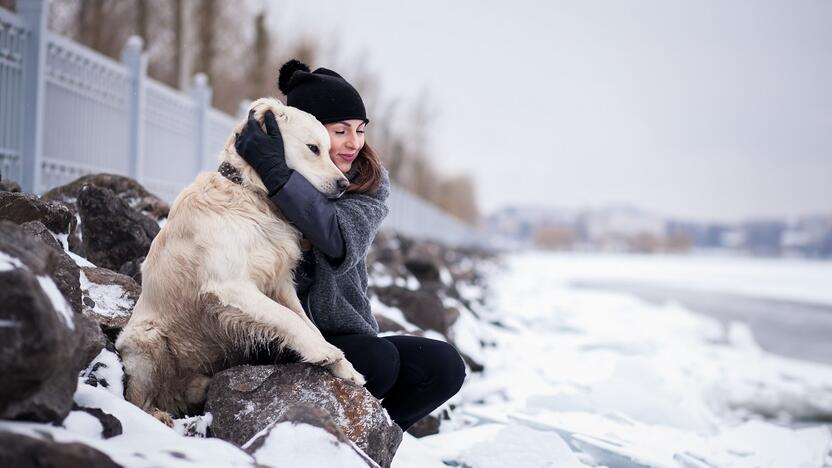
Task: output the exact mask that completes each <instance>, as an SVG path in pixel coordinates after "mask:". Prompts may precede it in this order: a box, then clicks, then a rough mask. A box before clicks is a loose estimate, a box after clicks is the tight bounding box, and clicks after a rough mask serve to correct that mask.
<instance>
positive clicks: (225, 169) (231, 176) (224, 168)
mask: <svg viewBox="0 0 832 468" xmlns="http://www.w3.org/2000/svg"><path fill="white" fill-rule="evenodd" d="M217 171H218V172H219V173H220V174H222V175H223V176H224V177H225V178H226V179H228V180H230V181H231V182H234V183H235V184H238V185H243V177H242V176H241V175H240V171H239V170H238V169H237V168H236V167H234V166H232V165H231V163H229V162H228V161H223V162H222V164H220V167H219V168H218V169H217Z"/></svg>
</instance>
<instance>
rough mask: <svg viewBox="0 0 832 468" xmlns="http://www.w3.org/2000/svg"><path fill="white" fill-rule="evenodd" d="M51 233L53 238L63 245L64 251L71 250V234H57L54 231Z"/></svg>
mask: <svg viewBox="0 0 832 468" xmlns="http://www.w3.org/2000/svg"><path fill="white" fill-rule="evenodd" d="M49 233H50V234H52V237H54V238H55V240H56V241H58V244H60V245H61V248H62V249H64V250H69V234H66V233H61V234H55V233H54V232H52V231H49Z"/></svg>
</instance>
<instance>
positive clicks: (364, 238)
mask: <svg viewBox="0 0 832 468" xmlns="http://www.w3.org/2000/svg"><path fill="white" fill-rule="evenodd" d="M389 194H390V180H389V176H388V174H387V170H386V169H384V170H383V172H382V179H381V184H380V185H379V188H378V190H376V191H375V192H373V193H348V194H345V195H343V196H342V197H341V198H339V199H337V200H330V199H328V198H326V197H325V196H324V195H323V194H321V193H320V192H318V191H317V190H316V189H315V188H314V187H313V186H312V185H311V184H310V183H309V182H307V181H306V179H304V178H303V176H301V175H300V174H297V173H295V174H294V175H292V176H291V177H290V179H289V182H287V183H286V185H284V186H283V188H282V189H281V190H280V191H279V192H277V193H276V194H275V195H273V196H272V197H271V200H272V202H273V203H274V204H275V205H277V207H278V208H279V209H280V210H281V212H283V215H284V216H286V218H287V219H289V220H290V221H292V222H293V223H295V226H296V227H297V228H298V229H299V230H300V231H301V232H302V233H303V234H304V235H305V236H306V237H307V238H308V239H309V240H310V242H312V244H313V245H314V246H315V247H316V252H315V255H316V257H317V256H319V255H323V257H324V258H319V259H318V260H325V261H318V262H316V263H317V264H318V265H319V266H321V267H322V268H327V269H329V270H331V271H332V273H333V274H334V275H335V276H339V275H341V274H343V273H344V272H346V271H349V270H351V269H352V268H353V267H354V266H355V265H356V264H358V262H360V261H361V260H363V259H364V258H366V257H367V253H368V252H369V250H370V245H371V244H372V242H373V239H374V238H375V236H376V232H377V231H378V229H379V227H381V223H382V221H384V218H385V217H386V216H387V212H388V208H387V205H386V204H385V202H386V200H387V197H388V195H389Z"/></svg>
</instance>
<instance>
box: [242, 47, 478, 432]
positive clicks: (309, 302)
mask: <svg viewBox="0 0 832 468" xmlns="http://www.w3.org/2000/svg"><path fill="white" fill-rule="evenodd" d="M278 86H279V88H280V90H281V91H282V92H283V94H285V95H286V97H287V104H288V105H290V106H293V107H297V108H299V109H301V110H304V111H306V112H309V113H310V114H312V115H314V116H315V117H316V118H317V119H318V120H319V121H320V122H321V123H323V124H324V126H325V127H326V129H327V131H328V132H329V137H330V141H331V143H332V144H331V148H330V151H329V158H330V159H331V160H332V162H333V163H335V165H336V166H337V167H338V169H340V170H341V172H342V173H344V175H345V176H346V177H347V178H348V179H349V181H350V185H349V186H348V187H347V190H346V193H345V194H344V195H343V196H341V197H340V198H338V199H337V200H329V199H327V198H326V197H324V196H323V195H322V194H321V193H320V192H318V191H317V190H315V188H314V187H313V186H312V185H311V184H310V183H309V182H307V181H306V179H304V178H303V177H302V176H301V175H300V174H298V173H296V172H294V171H292V170H291V169H289V168H288V167H287V166H286V162H285V160H284V153H283V140H282V137H281V136H280V131H279V129H278V127H277V123H276V122H275V121H274V116H273V115H272V114H270V113H267V114H266V128H267V132H266V133H264V132H263V131H262V129H261V128H260V125H259V124H258V123H257V121H256V120H254V118H253V117H251V116H249V122H248V124H247V125H246V127H245V128H244V129H243V131H242V132H241V133H240V135H238V138H237V144H236V148H237V152H238V153H239V154H240V155H241V156H242V157H243V158H244V159H245V160H246V161H247V162H248V163H249V164H250V165H251V166H252V167H253V168H254V169H255V170H256V171H257V173H258V174H259V175H260V178H261V179H262V180H263V184H264V185H265V186H266V188H267V190H268V191H269V198H270V199H271V200H272V202H273V203H274V204H275V205H276V206H277V207H278V208H279V209H280V211H281V212H282V213H283V215H284V216H285V217H286V218H287V219H288V220H289V221H291V222H292V223H294V225H295V226H296V227H297V228H298V229H299V230H300V231H301V232H302V233H303V235H304V237H305V238H306V239H308V241H309V243H311V248H309V249H308V250H307V251H305V252H304V256H303V259H302V261H301V262H300V264H299V265H298V267H297V269H296V271H295V282H296V289H297V293H298V297H299V298H300V300H301V303H302V304H303V306H304V310H305V311H306V313H307V314H309V316H310V318H311V319H312V321H313V322H314V323H315V325H316V326H317V327H318V329H319V330H320V331H321V333H322V334H323V335H324V338H325V339H326V340H327V341H329V342H330V343H332V344H333V345H335V346H337V347H338V348H340V349H341V350H343V351H344V354H345V356H346V357H347V360H349V361H350V363H352V365H353V367H355V369H356V370H357V371H358V372H360V373H361V374H363V375H364V377H365V379H366V380H367V383H366V385H365V387H366V388H367V390H369V391H370V393H372V395H373V396H375V397H376V398H379V399H382V406H384V408H386V409H387V412H388V414H389V415H390V417H391V418H392V419H393V421H395V422H396V423H397V424H398V425H399V426H400V427H401V428H402V430H403V431H406V430H407V429H408V428H409V427H410V426H411V425H413V424H414V423H415V422H416V421H418V420H419V419H421V418H422V417H424V416H426V415H427V414H428V413H430V412H431V411H433V410H434V409H436V408H437V407H438V406H439V405H441V404H442V403H443V402H445V401H446V400H447V399H448V398H450V397H451V396H453V395H454V394H456V392H458V391H459V389H460V387H461V386H462V382H463V379H464V378H465V365H464V364H463V361H462V358H461V357H460V355H459V353H458V352H457V350H456V349H455V348H454V347H453V346H452V345H450V344H448V343H445V342H443V341H439V340H431V339H428V338H422V337H416V336H404V335H400V336H386V337H378V336H377V334H378V324H377V323H376V320H375V318H374V317H373V314H372V312H371V311H370V301H369V299H368V298H367V265H366V257H367V252H368V251H369V248H370V245H371V244H372V242H373V238H375V235H376V232H377V231H378V229H379V227H380V225H381V222H382V220H383V219H384V217H385V216H386V215H387V211H388V209H387V206H386V205H385V200H386V199H387V196H388V194H389V193H390V182H389V179H388V174H387V170H386V169H384V168H383V167H382V165H381V162H380V161H379V158H378V156H377V155H376V154H375V152H374V151H373V150H372V149H371V148H370V146H369V145H367V144H366V143H365V141H364V129H365V127H366V125H367V123H368V122H369V120H368V119H367V116H366V112H365V109H364V102H363V101H362V100H361V96H360V95H359V94H358V92H357V91H356V90H355V88H354V87H353V86H352V85H350V84H349V83H348V82H347V81H346V80H344V79H343V78H342V77H341V76H340V75H338V74H337V73H335V72H333V71H331V70H328V69H326V68H318V69H317V70H315V71H314V72H310V70H309V67H307V66H306V65H304V64H302V63H300V62H298V61H296V60H290V61H289V62H287V63H286V64H284V65H283V66H282V67H281V68H280V77H279V79H278ZM322 157H326V155H323V156H322Z"/></svg>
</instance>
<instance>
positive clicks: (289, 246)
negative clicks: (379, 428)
mask: <svg viewBox="0 0 832 468" xmlns="http://www.w3.org/2000/svg"><path fill="white" fill-rule="evenodd" d="M252 109H254V110H255V118H256V119H258V121H259V122H261V125H262V122H263V118H264V117H263V116H264V113H265V111H267V110H271V111H272V112H273V113H274V114H275V117H276V119H277V122H278V126H279V127H280V130H281V134H282V136H283V140H284V147H285V150H286V151H285V153H286V163H287V165H288V166H289V167H290V168H292V169H294V170H296V171H298V172H299V173H300V174H301V175H303V176H304V178H306V179H307V180H308V181H309V182H310V183H311V184H312V185H314V186H315V188H317V189H318V190H319V191H320V192H322V193H324V194H326V195H327V196H328V197H330V198H334V197H337V196H340V194H341V193H342V191H343V190H342V189H340V188H338V185H339V184H338V183H339V181H341V184H343V183H344V182H343V181H345V180H346V178H345V177H344V175H343V174H342V173H341V171H340V170H338V168H337V167H336V166H335V164H334V163H332V161H331V160H330V158H329V147H330V144H329V136H328V134H327V131H326V129H325V128H324V126H323V125H322V124H321V123H320V122H318V121H317V120H315V118H314V117H312V116H311V115H310V114H307V113H306V112H303V111H300V110H298V109H295V108H293V107H288V106H284V105H283V104H282V103H281V102H280V101H278V100H276V99H259V100H257V101H256V102H254V103H253V104H252ZM242 126H243V123H241V124H239V125H238V126H237V128H236V129H235V131H234V132H239V131H240V130H241V129H242ZM234 132H232V133H231V137H230V138H229V139H228V140H227V142H226V144H225V148H224V150H223V152H222V154H221V156H220V160H221V161H226V162H228V163H230V164H232V165H233V166H234V167H235V168H237V169H238V171H239V173H240V175H241V178H242V184H241V185H238V184H235V183H233V182H232V181H230V180H228V179H227V178H225V177H223V176H222V175H221V174H219V173H218V172H210V173H202V174H200V175H199V176H198V177H197V178H196V180H195V181H194V182H193V183H192V184H191V185H189V186H188V187H186V188H185V189H184V190H183V191H182V192H181V193H180V194H179V196H178V197H177V198H176V200H175V201H174V203H173V206H172V207H171V210H170V215H169V216H168V220H167V223H166V224H165V225H164V227H163V228H162V230H161V231H160V232H159V234H158V235H157V236H156V238H155V239H154V240H153V243H152V245H151V246H150V251H149V252H148V254H147V258H146V259H145V261H144V263H143V264H142V293H141V296H140V297H139V300H138V302H136V307H135V308H134V310H133V315H132V316H131V317H130V321H129V323H128V324H127V326H126V327H125V328H124V330H123V331H122V332H121V334H120V335H119V337H118V340H117V341H116V348H117V349H118V350H119V352H120V353H121V357H122V359H123V362H124V368H125V371H126V373H127V375H128V384H127V393H126V396H127V399H128V400H129V401H130V402H132V403H134V404H136V405H137V406H139V407H141V408H142V409H144V410H145V411H147V412H149V413H151V414H155V415H156V416H157V417H158V418H159V419H162V420H165V421H167V422H169V418H168V416H167V415H166V414H165V412H167V413H171V414H174V415H181V414H184V413H186V412H188V411H193V410H195V409H197V408H199V406H200V405H202V404H203V403H204V400H205V393H206V390H207V387H208V382H209V381H210V376H211V375H213V374H214V373H215V372H218V371H221V370H223V369H226V368H228V367H231V366H234V365H237V364H240V363H242V362H244V360H245V358H246V357H247V356H248V353H249V352H251V351H252V350H253V349H254V348H255V347H258V346H263V345H265V346H268V345H271V346H272V347H275V346H277V347H278V349H280V348H282V347H283V346H285V347H288V348H290V349H292V350H294V351H295V352H297V353H298V354H299V355H300V356H301V358H302V360H303V361H304V362H310V363H314V364H317V365H321V366H326V367H327V368H329V370H330V371H331V372H332V373H333V374H335V375H336V376H338V377H341V378H344V379H347V380H349V381H351V382H353V383H355V384H358V385H363V384H364V383H365V382H364V378H363V377H362V376H361V374H359V373H358V372H356V371H355V369H354V368H353V367H352V365H351V364H350V363H349V362H348V361H347V360H346V359H345V358H344V354H343V352H341V350H340V349H338V348H336V347H335V346H333V345H331V344H329V343H328V342H326V341H325V340H324V338H323V336H322V335H321V333H320V331H319V330H318V329H317V328H316V327H315V325H314V324H313V323H312V322H311V321H310V320H309V318H308V317H307V316H306V314H305V313H304V311H303V308H302V307H301V304H300V301H299V300H298V297H297V294H296V293H295V289H294V285H293V279H292V274H293V268H294V267H295V265H296V264H297V262H298V260H299V259H300V257H301V251H300V247H299V241H300V233H299V231H297V229H295V228H294V227H293V226H292V225H291V224H289V223H288V222H287V221H285V220H284V219H283V218H282V216H280V215H279V213H277V212H276V211H274V210H275V208H274V207H273V205H271V202H270V201H269V200H268V198H267V195H266V189H265V187H264V186H263V183H262V181H261V180H260V178H259V177H258V176H257V174H256V172H255V171H254V169H253V168H252V167H251V166H249V165H248V164H247V163H246V162H245V161H244V160H243V159H242V158H241V157H240V156H239V155H238V154H237V152H236V150H235V148H234ZM308 145H317V147H318V149H319V152H318V154H315V153H313V151H312V149H311V148H310V146H308Z"/></svg>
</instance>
